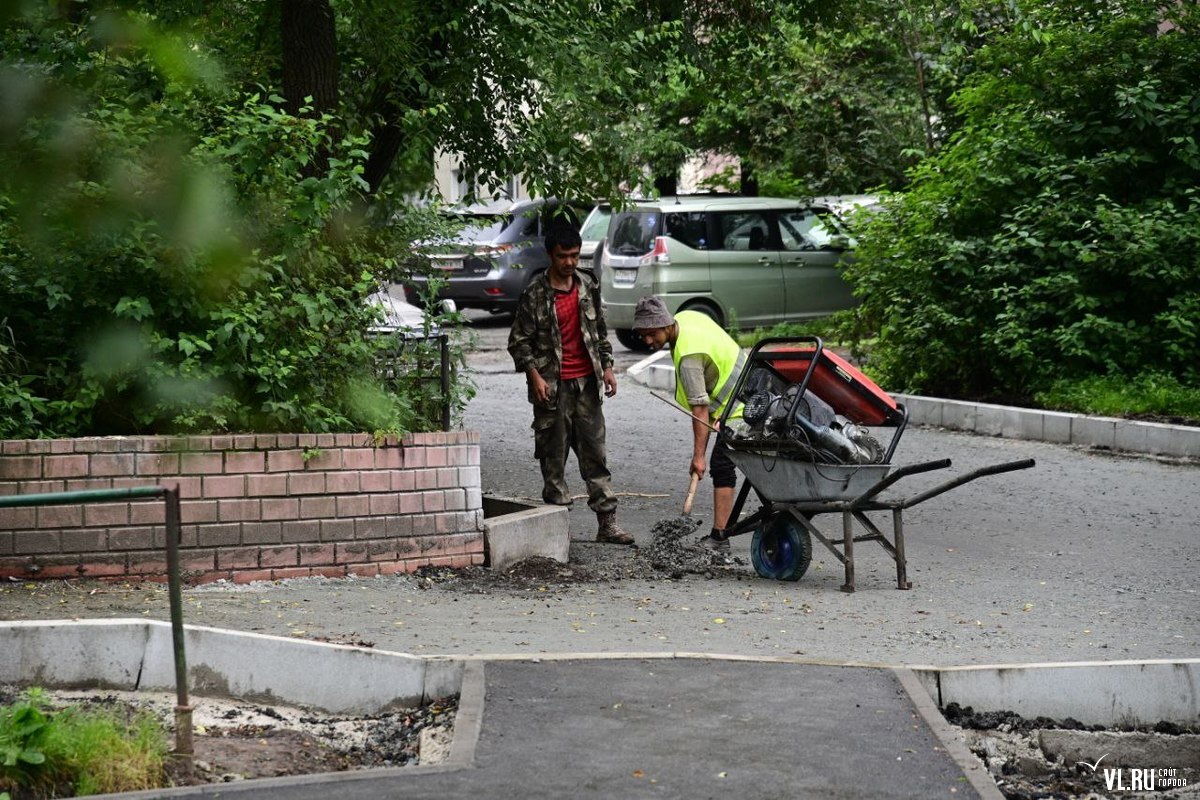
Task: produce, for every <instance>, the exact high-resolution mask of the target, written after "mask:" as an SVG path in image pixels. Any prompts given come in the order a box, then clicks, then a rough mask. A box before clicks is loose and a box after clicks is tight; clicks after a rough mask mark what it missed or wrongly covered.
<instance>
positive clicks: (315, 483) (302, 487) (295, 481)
mask: <svg viewBox="0 0 1200 800" xmlns="http://www.w3.org/2000/svg"><path fill="white" fill-rule="evenodd" d="M324 492H325V473H324V472H314V473H311V474H306V473H295V472H293V473H291V474H289V475H288V494H323V493H324Z"/></svg>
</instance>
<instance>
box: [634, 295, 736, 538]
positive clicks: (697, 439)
mask: <svg viewBox="0 0 1200 800" xmlns="http://www.w3.org/2000/svg"><path fill="white" fill-rule="evenodd" d="M633 329H634V330H635V331H637V334H638V336H640V337H641V339H642V341H643V342H644V343H645V344H646V345H647V346H648V347H649V348H650V349H651V350H652V351H654V350H660V349H661V348H662V347H663V346H664V345H668V344H669V345H670V346H671V361H672V362H673V363H674V364H675V400H676V401H677V402H678V403H679V405H681V406H683V407H684V408H687V409H689V410H690V411H691V412H692V417H693V420H692V462H691V464H690V465H689V467H688V472H689V473H691V474H693V475H696V476H697V477H700V478H703V477H704V473H705V471H706V469H707V467H708V464H707V462H706V460H705V454H706V453H707V452H708V434H709V431H710V430H712V428H711V427H710V426H711V425H713V424H715V422H716V421H717V419H718V418H719V417H720V416H721V412H722V411H723V410H724V408H725V405H726V403H728V402H729V399H730V394H732V392H733V387H734V385H735V384H736V383H737V376H738V373H740V372H741V370H742V367H743V366H745V363H746V355H745V354H744V353H743V352H742V349H741V347H739V346H738V343H737V342H735V341H734V340H733V338H732V337H731V336H730V335H729V334H728V333H726V332H725V331H724V330H723V329H722V328H721V326H720V325H718V324H717V323H716V322H714V321H713V320H712V318H710V317H709V316H708V315H706V314H702V313H701V312H699V311H680V312H679V313H678V314H676V315H674V316H672V315H671V312H670V311H668V310H667V306H666V304H665V303H664V302H663V301H662V300H661V299H660V298H658V297H643V298H642V299H641V300H639V301H638V304H637V309H636V310H635V311H634V314H633ZM735 413H737V412H736V411H735ZM708 471H709V472H710V473H711V474H712V482H713V526H712V531H710V532H709V534H708V535H707V536H705V537H704V538H702V539H701V540H700V544H701V545H702V546H703V547H705V548H707V549H709V550H712V551H713V552H714V553H716V554H718V555H720V556H723V557H728V555H729V540H728V538H727V536H726V532H725V526H726V525H727V524H728V523H729V515H730V513H731V512H732V510H733V495H734V489H735V488H736V486H737V474H736V472H735V471H734V466H733V461H731V460H730V458H729V456H728V455H727V454H726V452H725V448H724V447H723V446H721V445H720V444H717V445H716V446H715V447H714V448H713V454H712V469H711V470H708Z"/></svg>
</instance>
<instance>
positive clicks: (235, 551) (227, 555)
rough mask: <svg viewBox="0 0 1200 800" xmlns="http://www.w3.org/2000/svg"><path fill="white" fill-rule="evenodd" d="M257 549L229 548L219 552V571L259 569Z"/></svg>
mask: <svg viewBox="0 0 1200 800" xmlns="http://www.w3.org/2000/svg"><path fill="white" fill-rule="evenodd" d="M258 552H259V551H258V548H257V547H228V548H225V549H222V550H217V569H238V570H241V569H257V568H258Z"/></svg>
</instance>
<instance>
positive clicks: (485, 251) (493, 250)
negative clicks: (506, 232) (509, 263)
mask: <svg viewBox="0 0 1200 800" xmlns="http://www.w3.org/2000/svg"><path fill="white" fill-rule="evenodd" d="M509 250H512V245H511V244H489V245H484V246H483V247H480V248H478V249H477V250H476V251H475V255H477V256H496V255H499V254H501V253H507V252H508V251H509Z"/></svg>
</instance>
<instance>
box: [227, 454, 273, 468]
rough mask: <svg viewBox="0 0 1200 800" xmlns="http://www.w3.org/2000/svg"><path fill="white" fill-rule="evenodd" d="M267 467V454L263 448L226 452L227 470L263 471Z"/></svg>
mask: <svg viewBox="0 0 1200 800" xmlns="http://www.w3.org/2000/svg"><path fill="white" fill-rule="evenodd" d="M266 468H267V454H266V453H264V452H262V451H261V450H247V451H245V452H231V453H226V454H225V472H226V474H229V473H235V472H237V473H242V472H263V471H264V470H266Z"/></svg>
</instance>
